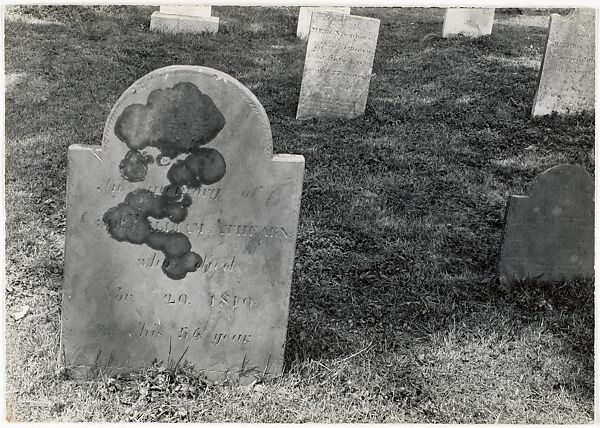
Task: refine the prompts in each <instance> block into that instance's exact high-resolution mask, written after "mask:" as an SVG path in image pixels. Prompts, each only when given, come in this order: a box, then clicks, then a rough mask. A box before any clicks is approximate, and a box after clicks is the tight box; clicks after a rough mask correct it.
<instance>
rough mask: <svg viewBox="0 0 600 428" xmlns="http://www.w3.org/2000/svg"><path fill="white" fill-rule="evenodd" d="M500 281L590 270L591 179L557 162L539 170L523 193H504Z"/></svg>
mask: <svg viewBox="0 0 600 428" xmlns="http://www.w3.org/2000/svg"><path fill="white" fill-rule="evenodd" d="M499 273H500V281H501V282H502V283H503V284H510V283H512V282H513V281H518V280H524V279H528V278H529V279H538V280H546V281H549V280H561V279H572V278H573V277H575V276H577V275H594V180H593V179H592V177H591V176H590V175H589V174H588V173H587V172H586V171H585V170H584V169H583V168H581V167H579V166H573V165H559V166H555V167H553V168H550V169H548V170H546V171H544V172H543V173H541V174H540V175H538V176H537V177H536V178H535V180H534V181H533V183H532V184H531V187H530V189H529V192H528V195H527V196H520V195H511V196H509V198H508V202H507V207H506V216H505V225H504V237H503V244H502V250H501V254H500V261H499Z"/></svg>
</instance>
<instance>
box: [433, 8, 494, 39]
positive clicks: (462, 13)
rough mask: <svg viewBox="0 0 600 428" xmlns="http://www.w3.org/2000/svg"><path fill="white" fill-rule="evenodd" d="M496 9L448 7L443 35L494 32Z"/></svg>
mask: <svg viewBox="0 0 600 428" xmlns="http://www.w3.org/2000/svg"><path fill="white" fill-rule="evenodd" d="M494 12H495V9H481V8H477V9H473V8H450V9H446V15H445V16H444V26H443V28H442V37H449V36H454V35H458V34H462V35H463V36H467V37H479V36H486V35H489V34H492V26H493V25H494Z"/></svg>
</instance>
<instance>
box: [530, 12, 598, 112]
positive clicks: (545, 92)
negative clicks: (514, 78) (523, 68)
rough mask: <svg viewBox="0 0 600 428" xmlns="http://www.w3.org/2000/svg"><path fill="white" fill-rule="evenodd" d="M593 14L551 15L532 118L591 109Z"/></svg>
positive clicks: (592, 93) (593, 92) (593, 87)
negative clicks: (553, 113)
mask: <svg viewBox="0 0 600 428" xmlns="http://www.w3.org/2000/svg"><path fill="white" fill-rule="evenodd" d="M595 18H596V12H595V10H594V9H575V10H574V11H573V12H571V13H570V14H569V15H567V16H560V15H558V14H552V15H551V16H550V24H549V29H548V39H547V41H546V49H545V51H544V56H543V59H542V66H541V67H540V74H539V81H538V88H537V92H536V95H535V100H534V103H533V109H532V115H533V116H542V115H546V114H550V113H552V112H557V113H560V114H569V113H577V112H581V111H584V110H594V98H595V91H594V89H595V80H594V72H595V68H596V63H595V60H594V54H595V49H596V47H595V42H596V37H595V33H596V23H595Z"/></svg>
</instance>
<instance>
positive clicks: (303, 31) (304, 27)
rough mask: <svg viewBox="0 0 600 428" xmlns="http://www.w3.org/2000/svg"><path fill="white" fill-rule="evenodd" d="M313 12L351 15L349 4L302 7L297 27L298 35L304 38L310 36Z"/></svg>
mask: <svg viewBox="0 0 600 428" xmlns="http://www.w3.org/2000/svg"><path fill="white" fill-rule="evenodd" d="M313 12H332V13H343V14H346V15H350V7H349V6H320V7H312V6H303V7H301V8H300V13H299V15H298V27H297V28H296V36H297V37H299V38H300V39H302V40H305V39H307V38H308V33H309V32H310V20H311V17H312V13H313Z"/></svg>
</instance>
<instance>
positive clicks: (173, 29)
mask: <svg viewBox="0 0 600 428" xmlns="http://www.w3.org/2000/svg"><path fill="white" fill-rule="evenodd" d="M210 14H211V6H193V5H182V6H172V5H171V6H161V7H160V11H159V12H153V13H152V16H151V17H150V29H151V30H157V31H164V32H167V33H216V32H218V31H219V18H218V17H216V16H211V15H210Z"/></svg>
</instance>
